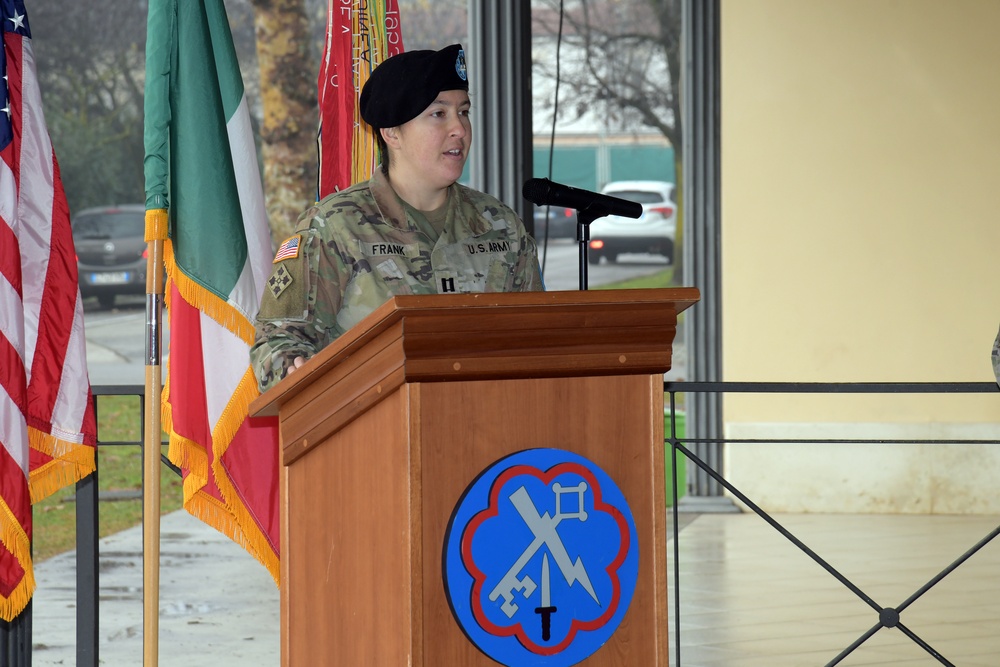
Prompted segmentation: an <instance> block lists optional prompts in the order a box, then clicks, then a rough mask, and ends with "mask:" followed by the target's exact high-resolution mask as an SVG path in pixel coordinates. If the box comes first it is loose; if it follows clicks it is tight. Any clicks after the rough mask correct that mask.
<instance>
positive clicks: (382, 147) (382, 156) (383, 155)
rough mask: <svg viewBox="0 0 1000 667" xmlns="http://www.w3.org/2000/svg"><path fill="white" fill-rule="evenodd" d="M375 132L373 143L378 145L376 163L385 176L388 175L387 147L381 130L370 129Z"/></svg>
mask: <svg viewBox="0 0 1000 667" xmlns="http://www.w3.org/2000/svg"><path fill="white" fill-rule="evenodd" d="M372 129H373V130H375V143H376V144H378V163H379V167H380V168H381V169H382V173H383V174H385V175H386V176H388V175H389V147H388V146H386V144H385V139H384V138H383V137H382V130H380V129H378V128H372Z"/></svg>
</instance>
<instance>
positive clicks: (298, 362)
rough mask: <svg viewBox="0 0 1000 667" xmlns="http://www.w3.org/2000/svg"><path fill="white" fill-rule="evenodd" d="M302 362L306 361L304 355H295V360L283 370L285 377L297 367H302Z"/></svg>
mask: <svg viewBox="0 0 1000 667" xmlns="http://www.w3.org/2000/svg"><path fill="white" fill-rule="evenodd" d="M304 363H306V358H305V357H295V361H293V362H292V365H291V366H289V367H288V370H286V371H285V377H288V376H289V375H291V374H292V373H294V372H295V371H297V370H298V369H300V368H302V365H303V364H304Z"/></svg>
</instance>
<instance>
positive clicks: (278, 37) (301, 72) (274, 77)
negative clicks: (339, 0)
mask: <svg viewBox="0 0 1000 667" xmlns="http://www.w3.org/2000/svg"><path fill="white" fill-rule="evenodd" d="M252 4H253V8H254V25H255V27H256V35H257V63H258V67H259V72H260V81H261V82H262V85H261V88H260V90H261V100H262V109H263V122H262V123H261V127H260V138H261V153H262V155H263V158H264V197H265V206H266V207H267V214H268V218H269V219H270V221H271V231H272V235H274V237H275V239H276V240H280V239H281V238H285V237H287V236H289V235H290V234H291V232H292V229H293V227H294V224H295V220H296V218H297V217H298V216H299V214H300V213H301V212H302V211H303V210H305V208H306V207H307V206H308V205H309V203H311V202H312V201H314V200H315V197H316V171H317V164H316V162H317V160H316V155H317V153H316V127H317V124H318V118H319V115H318V111H317V106H316V105H317V102H316V99H317V91H316V72H317V71H318V69H317V66H316V64H315V59H314V58H313V51H312V49H311V48H310V44H311V42H310V34H311V32H310V22H309V16H308V14H307V12H306V5H305V0H252Z"/></svg>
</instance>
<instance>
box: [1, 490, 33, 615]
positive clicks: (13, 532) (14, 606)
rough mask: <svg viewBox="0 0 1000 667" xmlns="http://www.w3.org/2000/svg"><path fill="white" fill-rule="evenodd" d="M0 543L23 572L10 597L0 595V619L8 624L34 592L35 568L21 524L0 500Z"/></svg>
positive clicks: (29, 544) (28, 541)
mask: <svg viewBox="0 0 1000 667" xmlns="http://www.w3.org/2000/svg"><path fill="white" fill-rule="evenodd" d="M0 541H2V542H3V545H4V546H5V547H6V548H7V550H8V551H10V552H11V553H12V554H13V555H14V558H16V559H17V562H18V563H20V565H21V568H22V569H23V570H24V576H23V577H21V581H19V582H18V583H17V586H15V587H14V590H12V591H11V592H10V595H9V596H7V597H4V596H2V595H0V618H2V619H3V620H5V621H7V622H10V621H13V620H14V619H15V618H17V616H18V614H20V613H21V612H22V611H24V608H25V607H27V606H28V602H29V601H30V600H31V596H32V594H33V593H34V592H35V568H34V565H33V564H32V562H31V541H30V540H29V539H28V535H27V534H26V533H25V532H24V527H23V526H21V522H20V521H18V520H17V517H15V516H14V513H13V512H11V510H10V508H9V507H8V506H7V503H5V502H3V501H2V500H0Z"/></svg>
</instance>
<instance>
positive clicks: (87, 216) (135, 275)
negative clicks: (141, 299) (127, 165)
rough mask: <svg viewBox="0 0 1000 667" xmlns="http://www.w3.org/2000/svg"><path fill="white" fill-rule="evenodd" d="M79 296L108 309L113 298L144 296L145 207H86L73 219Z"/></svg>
mask: <svg viewBox="0 0 1000 667" xmlns="http://www.w3.org/2000/svg"><path fill="white" fill-rule="evenodd" d="M72 226H73V244H74V245H75V246H76V256H77V268H78V270H79V272H80V296H82V297H83V298H85V299H86V298H87V297H89V296H96V297H97V300H98V301H99V302H100V304H101V306H103V307H105V308H111V307H112V306H114V304H115V297H116V296H118V295H120V294H121V295H125V294H145V293H146V241H145V229H146V207H145V206H144V205H143V204H125V205H121V206H103V207H100V208H88V209H85V210H82V211H80V212H79V213H77V214H76V215H75V216H74V217H73V221H72Z"/></svg>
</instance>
